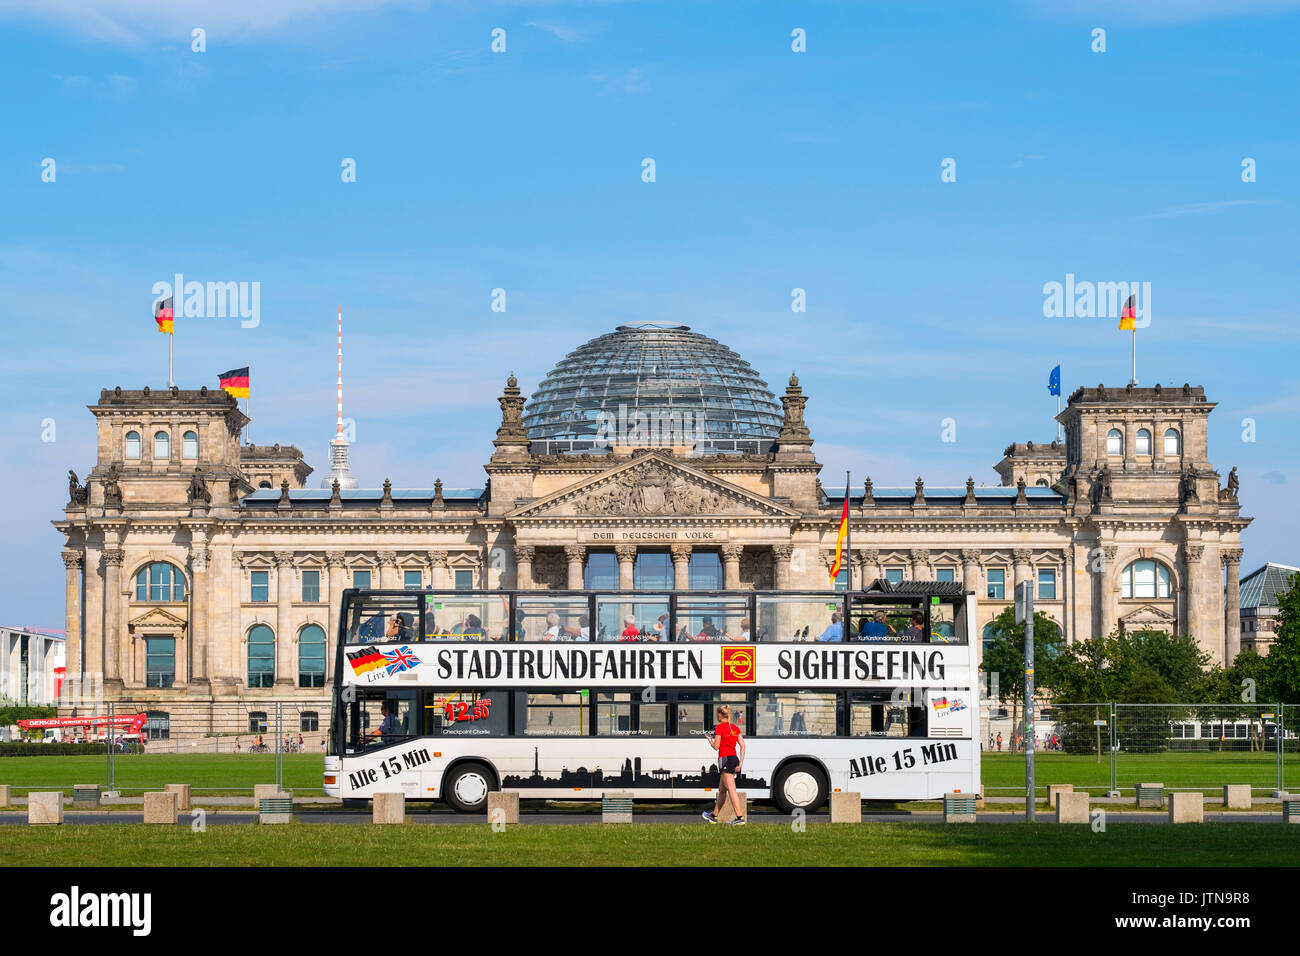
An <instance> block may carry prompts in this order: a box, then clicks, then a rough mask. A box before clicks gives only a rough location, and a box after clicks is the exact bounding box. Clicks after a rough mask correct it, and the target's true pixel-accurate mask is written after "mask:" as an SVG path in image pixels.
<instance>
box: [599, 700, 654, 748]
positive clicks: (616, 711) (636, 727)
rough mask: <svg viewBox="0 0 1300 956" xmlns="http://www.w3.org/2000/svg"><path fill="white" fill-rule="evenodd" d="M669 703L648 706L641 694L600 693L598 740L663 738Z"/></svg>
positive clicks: (652, 703) (651, 703) (652, 702)
mask: <svg viewBox="0 0 1300 956" xmlns="http://www.w3.org/2000/svg"><path fill="white" fill-rule="evenodd" d="M667 734H668V702H667V701H665V700H656V701H651V702H649V703H647V702H646V701H645V700H644V699H643V698H642V696H641V694H640V693H630V692H626V691H601V692H599V693H598V694H597V695H596V736H597V737H664V736H667Z"/></svg>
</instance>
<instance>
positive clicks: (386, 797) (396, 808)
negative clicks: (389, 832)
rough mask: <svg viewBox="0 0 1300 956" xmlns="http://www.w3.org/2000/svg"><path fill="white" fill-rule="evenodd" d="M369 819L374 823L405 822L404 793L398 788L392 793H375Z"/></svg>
mask: <svg viewBox="0 0 1300 956" xmlns="http://www.w3.org/2000/svg"><path fill="white" fill-rule="evenodd" d="M371 821H372V822H374V823H405V822H406V794H404V793H402V792H401V791H400V790H398V791H396V792H394V793H377V794H375V797H374V810H373V812H372V816H371Z"/></svg>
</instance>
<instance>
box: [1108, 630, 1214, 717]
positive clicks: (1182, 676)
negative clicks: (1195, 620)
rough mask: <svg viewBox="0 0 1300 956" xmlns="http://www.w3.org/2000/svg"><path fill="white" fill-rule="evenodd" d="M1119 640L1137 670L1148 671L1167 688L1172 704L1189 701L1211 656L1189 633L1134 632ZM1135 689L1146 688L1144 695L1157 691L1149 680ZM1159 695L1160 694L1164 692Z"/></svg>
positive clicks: (1127, 700)
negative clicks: (1169, 691) (1177, 634)
mask: <svg viewBox="0 0 1300 956" xmlns="http://www.w3.org/2000/svg"><path fill="white" fill-rule="evenodd" d="M1119 640H1120V641H1121V642H1123V644H1124V646H1125V652H1126V653H1127V654H1128V655H1129V656H1130V657H1131V658H1132V660H1133V662H1134V665H1135V666H1136V668H1137V670H1138V671H1143V670H1149V671H1151V672H1152V673H1153V674H1155V675H1157V676H1159V678H1160V679H1161V680H1162V681H1163V682H1164V683H1165V684H1166V685H1167V686H1168V687H1169V689H1170V690H1171V691H1172V692H1173V697H1171V698H1170V700H1171V702H1172V701H1173V700H1182V701H1189V700H1192V699H1193V698H1194V697H1195V695H1196V692H1197V690H1198V689H1199V687H1200V685H1201V682H1202V681H1203V679H1204V675H1205V668H1206V667H1207V666H1209V663H1210V655H1209V654H1207V653H1206V652H1205V651H1203V650H1201V648H1200V645H1199V644H1197V643H1196V641H1195V639H1194V638H1193V637H1192V636H1191V635H1190V634H1182V635H1179V636H1175V635H1172V634H1166V633H1165V632H1164V631H1133V632H1130V633H1126V634H1120V635H1119ZM1138 686H1141V687H1143V688H1145V689H1146V690H1145V691H1144V692H1149V693H1155V692H1156V691H1157V685H1156V684H1155V683H1154V682H1152V681H1150V680H1146V681H1144V682H1143V683H1142V684H1141V685H1136V684H1135V685H1134V687H1135V689H1136V688H1137V687H1138ZM1159 692H1160V693H1163V690H1162V689H1161V690H1160V691H1159ZM1121 700H1123V701H1124V702H1126V703H1147V701H1139V700H1136V699H1126V698H1121ZM1151 703H1156V701H1151ZM1159 703H1163V701H1160V702H1159Z"/></svg>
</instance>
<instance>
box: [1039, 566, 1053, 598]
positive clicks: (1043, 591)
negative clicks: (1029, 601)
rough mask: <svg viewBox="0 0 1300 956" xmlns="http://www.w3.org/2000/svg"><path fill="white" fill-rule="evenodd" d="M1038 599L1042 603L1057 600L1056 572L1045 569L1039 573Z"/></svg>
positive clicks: (1051, 569)
mask: <svg viewBox="0 0 1300 956" xmlns="http://www.w3.org/2000/svg"><path fill="white" fill-rule="evenodd" d="M1038 598H1039V600H1042V601H1055V600H1056V570H1055V569H1053V568H1044V569H1042V570H1040V571H1039V572H1038Z"/></svg>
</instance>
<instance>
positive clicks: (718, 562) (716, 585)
mask: <svg viewBox="0 0 1300 956" xmlns="http://www.w3.org/2000/svg"><path fill="white" fill-rule="evenodd" d="M686 567H687V572H688V574H687V577H688V586H689V587H690V589H691V590H692V591H721V590H722V555H720V554H718V552H716V551H692V552H691V557H690V562H689V563H688V564H687V566H686ZM672 586H673V585H672V584H671V583H669V584H668V587H672Z"/></svg>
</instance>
